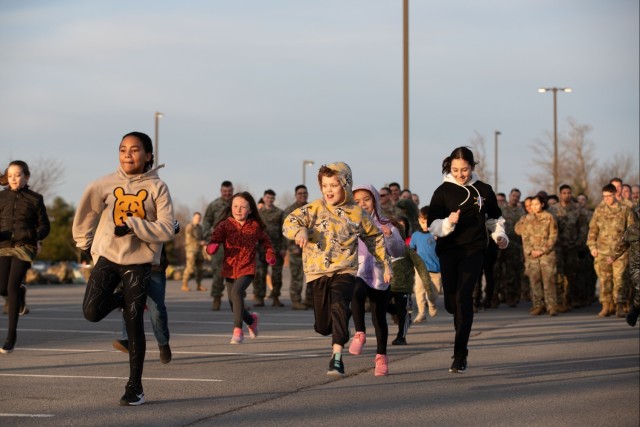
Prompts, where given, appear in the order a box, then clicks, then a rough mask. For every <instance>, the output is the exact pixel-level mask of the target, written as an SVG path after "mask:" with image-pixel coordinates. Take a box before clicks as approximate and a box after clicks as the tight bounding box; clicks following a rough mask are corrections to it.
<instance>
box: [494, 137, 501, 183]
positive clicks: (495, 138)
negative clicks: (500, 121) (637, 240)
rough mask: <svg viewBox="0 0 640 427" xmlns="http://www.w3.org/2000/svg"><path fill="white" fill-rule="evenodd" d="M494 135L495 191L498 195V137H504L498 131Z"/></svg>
mask: <svg viewBox="0 0 640 427" xmlns="http://www.w3.org/2000/svg"><path fill="white" fill-rule="evenodd" d="M493 135H494V144H493V160H494V164H495V167H496V176H495V181H494V183H493V191H494V192H495V193H497V192H498V135H502V133H500V131H498V130H497V131H495V132H494V133H493Z"/></svg>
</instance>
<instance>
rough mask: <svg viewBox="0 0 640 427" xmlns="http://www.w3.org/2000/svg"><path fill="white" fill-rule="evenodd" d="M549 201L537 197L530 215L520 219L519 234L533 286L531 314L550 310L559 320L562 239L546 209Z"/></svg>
mask: <svg viewBox="0 0 640 427" xmlns="http://www.w3.org/2000/svg"><path fill="white" fill-rule="evenodd" d="M546 207H547V206H546V198H545V197H543V196H541V195H536V196H534V197H533V199H532V200H531V212H532V213H530V214H528V215H526V216H524V217H522V218H520V221H518V223H517V224H516V227H515V230H516V233H517V234H519V235H520V236H521V237H522V247H523V251H524V260H525V271H526V274H527V276H529V282H530V283H531V298H532V300H533V307H532V309H531V311H530V313H531V314H532V315H534V316H538V315H540V314H542V313H544V311H545V306H546V310H547V312H548V313H549V315H550V316H556V315H557V314H558V310H557V290H556V265H557V264H556V253H555V245H556V239H557V238H558V226H557V225H556V220H555V219H554V218H553V215H551V214H550V213H549V212H546V211H544V210H543V209H546Z"/></svg>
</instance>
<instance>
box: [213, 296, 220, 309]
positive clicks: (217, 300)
mask: <svg viewBox="0 0 640 427" xmlns="http://www.w3.org/2000/svg"><path fill="white" fill-rule="evenodd" d="M221 304H222V297H213V304H212V305H211V310H213V311H220V305H221Z"/></svg>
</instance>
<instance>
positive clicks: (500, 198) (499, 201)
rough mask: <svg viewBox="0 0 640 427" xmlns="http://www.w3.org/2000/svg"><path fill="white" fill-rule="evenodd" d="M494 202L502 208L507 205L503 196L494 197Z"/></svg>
mask: <svg viewBox="0 0 640 427" xmlns="http://www.w3.org/2000/svg"><path fill="white" fill-rule="evenodd" d="M496 200H497V202H498V206H500V207H503V206H505V205H506V204H507V199H505V198H504V196H503V195H501V194H500V195H496Z"/></svg>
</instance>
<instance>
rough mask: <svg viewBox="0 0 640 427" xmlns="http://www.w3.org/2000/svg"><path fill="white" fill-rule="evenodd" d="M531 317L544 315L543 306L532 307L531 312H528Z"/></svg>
mask: <svg viewBox="0 0 640 427" xmlns="http://www.w3.org/2000/svg"><path fill="white" fill-rule="evenodd" d="M530 313H531V315H532V316H540V315H541V314H542V313H544V307H543V306H541V305H540V306H538V307H534V308H533V310H531V311H530Z"/></svg>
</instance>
